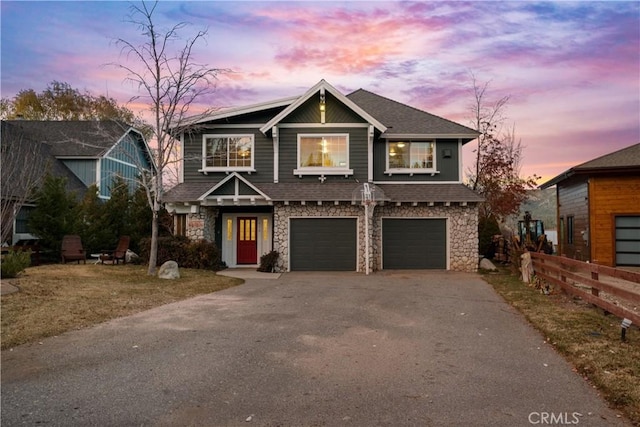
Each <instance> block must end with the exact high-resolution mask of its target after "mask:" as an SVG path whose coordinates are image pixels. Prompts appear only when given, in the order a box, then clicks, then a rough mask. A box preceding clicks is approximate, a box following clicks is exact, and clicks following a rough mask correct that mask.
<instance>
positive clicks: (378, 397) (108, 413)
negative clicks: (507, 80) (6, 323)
mask: <svg viewBox="0 0 640 427" xmlns="http://www.w3.org/2000/svg"><path fill="white" fill-rule="evenodd" d="M35 424H47V425H56V426H74V425H77V426H86V425H95V426H133V425H136V426H141V425H145V426H196V425H197V426H200V425H201V426H246V425H260V426H340V425H345V426H376V425H379V426H462V425H468V426H529V425H550V424H553V425H563V424H564V425H569V424H573V425H576V424H577V425H580V426H609V425H611V426H622V425H628V424H626V422H625V421H624V420H623V419H622V418H619V417H618V416H617V415H616V413H615V412H614V411H612V410H610V409H608V408H607V407H606V405H605V403H604V402H603V401H602V399H601V398H600V397H599V396H598V395H597V394H596V392H595V391H594V389H593V388H592V387H590V386H589V384H588V383H586V382H585V381H584V380H583V379H581V378H580V377H579V376H578V375H576V374H575V373H574V372H573V371H572V369H571V366H569V365H568V364H567V363H566V362H565V361H564V360H563V359H562V358H561V357H560V356H559V355H557V354H556V352H555V351H554V350H553V349H552V348H551V347H550V346H549V345H547V344H545V342H544V339H543V337H542V336H541V335H540V334H539V333H537V332H536V331H534V330H533V329H532V328H531V327H530V326H529V325H528V324H527V323H526V322H525V321H524V320H523V319H522V317H521V316H520V315H519V314H518V313H517V312H515V311H514V310H513V309H512V308H511V307H509V306H508V305H507V304H505V303H504V302H503V301H502V300H501V298H500V297H499V296H497V295H496V294H495V293H494V291H493V290H492V289H491V287H490V286H489V285H487V284H486V283H485V282H483V281H482V280H481V279H480V278H479V277H478V276H476V275H473V274H464V273H454V272H385V273H376V274H373V275H370V276H364V275H362V274H356V273H327V274H322V273H289V274H284V275H282V277H281V278H280V279H278V280H259V279H250V280H248V281H247V282H246V283H245V284H244V285H241V286H239V287H236V288H233V289H228V290H225V291H222V292H218V293H214V294H210V295H205V296H201V297H198V298H193V299H190V300H187V301H183V302H179V303H175V304H170V305H166V306H163V307H159V308H156V309H153V310H149V311H146V312H144V313H140V314H138V315H135V316H130V317H126V318H122V319H118V320H115V321H111V322H108V323H105V324H102V325H100V326H98V327H95V328H91V329H87V330H82V331H76V332H72V333H68V334H65V335H63V336H60V337H55V338H50V339H46V340H43V341H42V343H37V344H34V345H27V346H21V347H18V348H15V349H13V350H12V351H5V352H3V353H2V425H3V426H15V425H35Z"/></svg>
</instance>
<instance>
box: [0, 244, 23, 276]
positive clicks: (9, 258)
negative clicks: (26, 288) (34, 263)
mask: <svg viewBox="0 0 640 427" xmlns="http://www.w3.org/2000/svg"><path fill="white" fill-rule="evenodd" d="M30 265H31V251H30V250H29V251H13V250H11V251H9V253H7V254H6V255H5V256H4V257H3V258H2V265H1V266H0V275H1V276H2V278H3V279H11V278H13V277H17V276H18V274H20V273H21V272H23V271H24V269H25V268H27V267H29V266H30Z"/></svg>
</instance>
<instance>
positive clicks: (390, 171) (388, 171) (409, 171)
mask: <svg viewBox="0 0 640 427" xmlns="http://www.w3.org/2000/svg"><path fill="white" fill-rule="evenodd" d="M397 142H400V141H390V140H387V141H386V142H385V147H384V157H385V170H384V173H385V175H389V176H392V175H394V174H396V175H409V176H413V175H431V176H434V175H436V174H439V173H440V171H439V170H438V168H437V165H436V159H437V156H436V153H437V147H436V141H435V140H428V141H421V140H408V141H402V142H407V143H408V144H412V143H420V142H423V143H424V142H427V143H432V144H433V167H431V168H391V167H389V144H390V143H397Z"/></svg>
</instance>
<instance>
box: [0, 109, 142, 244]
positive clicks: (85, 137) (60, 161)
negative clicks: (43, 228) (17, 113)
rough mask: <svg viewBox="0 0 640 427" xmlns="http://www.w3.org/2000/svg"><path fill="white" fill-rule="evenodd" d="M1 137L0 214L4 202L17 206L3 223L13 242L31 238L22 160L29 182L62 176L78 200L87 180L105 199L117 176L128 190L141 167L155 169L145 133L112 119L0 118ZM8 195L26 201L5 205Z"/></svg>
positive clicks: (109, 195)
mask: <svg viewBox="0 0 640 427" xmlns="http://www.w3.org/2000/svg"><path fill="white" fill-rule="evenodd" d="M1 136H2V145H3V149H2V157H3V159H2V160H3V167H6V168H8V169H11V170H8V169H5V171H3V174H2V177H3V180H4V182H3V183H2V202H3V213H4V211H5V207H7V206H9V208H11V209H15V210H16V213H15V215H10V218H13V219H14V220H13V224H9V223H8V222H9V221H7V220H6V219H5V218H3V226H11V227H13V236H12V242H16V241H19V240H22V239H33V238H35V236H33V235H32V234H31V233H30V232H29V229H28V218H29V213H30V211H31V209H33V207H34V204H33V201H32V200H29V198H28V197H26V200H25V193H26V192H28V191H30V190H32V189H30V188H24V186H25V182H24V181H25V180H24V179H21V178H20V177H21V176H24V175H22V173H21V171H20V168H21V165H24V167H23V168H24V169H25V170H29V172H28V173H29V174H32V175H34V176H31V180H32V182H36V181H39V180H41V179H42V178H43V177H44V175H46V174H47V173H50V174H52V175H54V176H56V177H63V178H65V179H66V186H67V191H69V192H73V193H75V194H76V195H77V197H78V199H80V198H82V197H83V196H84V193H85V191H86V190H87V189H88V188H89V186H91V185H92V184H96V185H97V187H98V194H99V197H100V198H102V199H105V200H106V199H108V198H110V197H111V190H110V186H111V184H112V183H113V179H114V178H115V177H116V176H120V177H122V178H124V179H125V180H127V181H128V182H129V184H130V187H131V190H132V191H133V190H134V188H135V187H136V186H137V183H138V177H139V174H140V173H141V171H142V170H149V171H153V170H155V163H154V160H153V153H152V151H151V149H150V148H149V146H148V144H147V141H146V139H145V137H144V135H143V134H142V133H141V132H140V131H138V130H136V129H134V128H132V127H131V126H129V125H127V124H125V123H121V122H118V121H115V120H105V121H91V120H83V121H39V120H6V121H5V120H3V121H2V134H1ZM34 168H37V169H36V170H33V169H34ZM5 172H6V173H5ZM25 173H27V172H25ZM35 175H40V176H35ZM36 178H37V179H36ZM12 200H20V201H24V202H25V203H23V204H19V205H16V204H14V206H10V205H11V204H12ZM9 208H7V209H6V210H8V209H9ZM5 222H6V224H5Z"/></svg>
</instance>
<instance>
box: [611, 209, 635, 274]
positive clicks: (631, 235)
mask: <svg viewBox="0 0 640 427" xmlns="http://www.w3.org/2000/svg"><path fill="white" fill-rule="evenodd" d="M616 265H629V266H640V216H618V217H616Z"/></svg>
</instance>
